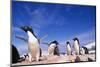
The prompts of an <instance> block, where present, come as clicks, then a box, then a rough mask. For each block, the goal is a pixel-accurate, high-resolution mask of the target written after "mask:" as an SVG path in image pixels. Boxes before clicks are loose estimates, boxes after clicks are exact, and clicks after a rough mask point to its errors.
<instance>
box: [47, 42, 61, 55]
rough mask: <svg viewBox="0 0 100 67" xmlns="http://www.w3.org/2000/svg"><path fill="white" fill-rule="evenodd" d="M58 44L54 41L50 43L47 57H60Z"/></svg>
mask: <svg viewBox="0 0 100 67" xmlns="http://www.w3.org/2000/svg"><path fill="white" fill-rule="evenodd" d="M58 44H59V43H58V42H57V41H56V40H55V41H53V42H51V43H50V46H49V47H48V53H49V55H58V56H59V55H60V54H59V48H58Z"/></svg>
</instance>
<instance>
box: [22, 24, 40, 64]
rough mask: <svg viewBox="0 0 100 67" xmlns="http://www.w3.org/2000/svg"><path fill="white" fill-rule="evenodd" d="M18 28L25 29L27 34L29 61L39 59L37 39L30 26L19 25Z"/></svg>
mask: <svg viewBox="0 0 100 67" xmlns="http://www.w3.org/2000/svg"><path fill="white" fill-rule="evenodd" d="M20 29H22V30H23V31H25V32H26V33H27V35H28V54H29V62H32V61H33V60H35V61H39V57H40V55H41V50H40V46H39V40H38V39H37V37H36V36H35V34H34V32H33V30H32V28H31V27H29V26H21V27H20Z"/></svg>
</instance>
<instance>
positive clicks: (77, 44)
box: [73, 38, 80, 55]
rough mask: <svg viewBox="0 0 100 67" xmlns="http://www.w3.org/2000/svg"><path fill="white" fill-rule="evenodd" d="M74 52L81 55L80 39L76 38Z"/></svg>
mask: <svg viewBox="0 0 100 67" xmlns="http://www.w3.org/2000/svg"><path fill="white" fill-rule="evenodd" d="M73 40H74V45H73V47H74V51H75V54H76V55H79V54H80V43H79V39H78V38H74V39H73Z"/></svg>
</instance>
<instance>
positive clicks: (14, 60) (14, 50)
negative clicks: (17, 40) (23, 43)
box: [12, 45, 20, 63]
mask: <svg viewBox="0 0 100 67" xmlns="http://www.w3.org/2000/svg"><path fill="white" fill-rule="evenodd" d="M19 59H20V55H19V53H18V50H17V48H16V47H15V46H14V45H12V63H17V62H18V60H19Z"/></svg>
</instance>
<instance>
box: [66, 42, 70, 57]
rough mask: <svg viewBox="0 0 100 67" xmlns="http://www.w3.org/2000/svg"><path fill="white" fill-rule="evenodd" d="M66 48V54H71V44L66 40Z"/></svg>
mask: <svg viewBox="0 0 100 67" xmlns="http://www.w3.org/2000/svg"><path fill="white" fill-rule="evenodd" d="M66 44H67V45H66V49H67V55H71V45H70V42H66Z"/></svg>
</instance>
